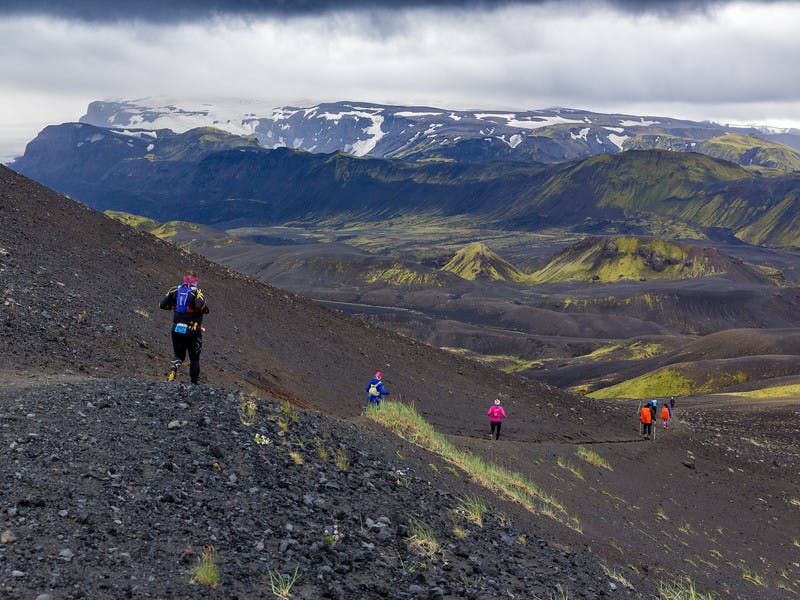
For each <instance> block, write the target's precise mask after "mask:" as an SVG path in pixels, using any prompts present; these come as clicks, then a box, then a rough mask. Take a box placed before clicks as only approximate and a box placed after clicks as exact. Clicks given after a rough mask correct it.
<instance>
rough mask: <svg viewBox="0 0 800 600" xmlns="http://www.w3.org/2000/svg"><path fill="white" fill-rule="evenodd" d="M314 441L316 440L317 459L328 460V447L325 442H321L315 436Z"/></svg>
mask: <svg viewBox="0 0 800 600" xmlns="http://www.w3.org/2000/svg"><path fill="white" fill-rule="evenodd" d="M315 441H316V442H317V456H318V457H319V459H320V460H321V461H322V462H327V461H328V449H327V448H326V447H325V442H323V441H322V440H321V439H319V438H316V440H315Z"/></svg>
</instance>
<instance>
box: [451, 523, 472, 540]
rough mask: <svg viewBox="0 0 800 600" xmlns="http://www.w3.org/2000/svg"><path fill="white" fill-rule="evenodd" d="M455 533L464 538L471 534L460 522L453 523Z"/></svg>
mask: <svg viewBox="0 0 800 600" xmlns="http://www.w3.org/2000/svg"><path fill="white" fill-rule="evenodd" d="M453 535H454V536H456V537H457V538H458V539H460V540H463V539H464V538H465V537H467V536H468V535H469V533H468V532H467V530H466V529H464V528H463V527H462V526H461V525H459V524H458V523H453Z"/></svg>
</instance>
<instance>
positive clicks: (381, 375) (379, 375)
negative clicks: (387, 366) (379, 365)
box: [375, 371, 383, 379]
mask: <svg viewBox="0 0 800 600" xmlns="http://www.w3.org/2000/svg"><path fill="white" fill-rule="evenodd" d="M381 377H383V373H381V372H380V371H376V372H375V379H380V378H381Z"/></svg>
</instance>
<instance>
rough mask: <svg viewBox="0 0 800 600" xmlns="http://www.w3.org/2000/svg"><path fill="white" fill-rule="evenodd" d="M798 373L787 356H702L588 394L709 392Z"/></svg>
mask: <svg viewBox="0 0 800 600" xmlns="http://www.w3.org/2000/svg"><path fill="white" fill-rule="evenodd" d="M798 374H800V367H799V366H798V365H797V361H796V360H794V358H793V357H790V356H756V357H743V358H729V359H718V360H707V361H703V360H701V361H695V362H681V363H674V364H670V365H665V366H663V367H660V368H657V369H654V370H652V371H650V372H648V373H644V374H642V375H640V376H638V377H634V378H631V379H628V380H625V381H622V382H619V383H616V384H614V385H611V386H606V387H601V388H599V389H594V390H593V391H591V392H590V393H589V394H588V395H589V396H591V397H592V398H649V397H653V396H655V397H659V396H685V395H688V394H708V393H715V392H721V391H724V390H726V389H728V388H731V387H733V386H739V385H742V384H745V383H748V382H763V381H766V380H769V379H775V378H778V377H787V376H796V375H798ZM751 385H752V384H751ZM762 385H763V384H762ZM594 387H595V388H597V385H595V386H594Z"/></svg>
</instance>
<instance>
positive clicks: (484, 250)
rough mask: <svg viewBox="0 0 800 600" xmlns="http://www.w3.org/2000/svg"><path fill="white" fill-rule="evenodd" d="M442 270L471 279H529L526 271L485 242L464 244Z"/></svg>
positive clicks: (519, 280)
mask: <svg viewBox="0 0 800 600" xmlns="http://www.w3.org/2000/svg"><path fill="white" fill-rule="evenodd" d="M442 270H443V271H449V272H451V273H455V274H456V275H458V276H459V277H461V278H462V279H467V280H469V281H473V280H475V279H485V280H489V281H514V282H525V281H527V280H528V277H527V276H526V275H525V274H524V273H522V272H521V271H519V270H518V269H517V268H516V267H514V266H513V265H512V264H511V263H509V262H508V261H506V260H505V259H503V258H501V257H500V256H499V255H498V254H497V253H495V252H494V251H492V250H491V249H490V248H489V247H488V246H487V245H486V244H484V243H483V242H473V243H471V244H468V245H466V246H464V247H463V248H462V249H460V250H459V251H458V252H456V254H455V256H453V258H451V259H450V260H449V261H448V262H447V264H446V265H444V266H443V267H442Z"/></svg>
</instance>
